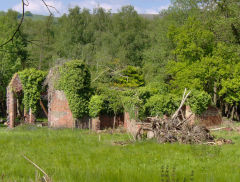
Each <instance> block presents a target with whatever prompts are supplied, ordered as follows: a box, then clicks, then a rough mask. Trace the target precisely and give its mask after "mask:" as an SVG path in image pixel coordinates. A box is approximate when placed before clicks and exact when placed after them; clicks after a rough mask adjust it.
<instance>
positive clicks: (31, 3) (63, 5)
mask: <svg viewBox="0 0 240 182" xmlns="http://www.w3.org/2000/svg"><path fill="white" fill-rule="evenodd" d="M0 2H1V5H0V11H7V10H8V9H13V10H16V11H19V12H21V11H22V4H21V2H22V0H0ZM25 2H26V3H27V2H28V6H27V7H26V11H31V12H32V13H34V14H41V15H48V14H49V12H48V10H47V8H46V7H45V6H44V4H43V2H42V0H25ZM45 2H46V3H47V4H48V5H50V6H54V7H55V8H56V9H57V10H58V11H59V12H56V11H55V10H54V9H52V12H53V13H54V14H55V16H61V15H62V14H64V13H67V12H68V9H69V8H73V7H75V6H79V7H81V8H88V9H90V10H92V9H93V8H96V7H99V6H100V7H103V8H105V9H107V10H111V11H112V12H114V13H115V12H117V11H118V10H119V9H120V8H121V7H122V6H124V5H133V6H134V7H135V10H137V12H138V13H146V14H158V13H159V12H160V11H161V10H162V9H167V8H168V6H169V5H170V0H45Z"/></svg>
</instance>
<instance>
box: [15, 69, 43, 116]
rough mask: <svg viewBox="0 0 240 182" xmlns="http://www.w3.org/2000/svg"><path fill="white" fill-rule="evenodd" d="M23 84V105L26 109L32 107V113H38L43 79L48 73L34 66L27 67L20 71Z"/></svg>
mask: <svg viewBox="0 0 240 182" xmlns="http://www.w3.org/2000/svg"><path fill="white" fill-rule="evenodd" d="M18 75H19V77H20V80H21V83H22V86H23V92H24V97H23V105H24V107H25V109H27V110H28V109H29V108H31V110H32V113H36V110H37V103H38V102H39V100H40V97H41V92H42V91H43V86H42V84H43V81H44V80H45V78H46V75H47V73H46V72H44V71H40V70H36V69H34V68H30V69H25V70H23V71H21V72H18Z"/></svg>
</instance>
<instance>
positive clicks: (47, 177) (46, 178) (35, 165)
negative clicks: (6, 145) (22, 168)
mask: <svg viewBox="0 0 240 182" xmlns="http://www.w3.org/2000/svg"><path fill="white" fill-rule="evenodd" d="M23 158H24V159H26V160H27V161H28V162H30V163H31V164H32V165H33V166H34V167H36V168H37V169H38V170H39V171H41V172H42V173H43V174H44V177H43V179H44V181H45V182H50V181H51V180H50V178H49V176H48V174H47V173H46V172H45V171H44V170H43V169H42V168H40V167H39V166H38V165H37V164H35V163H34V162H33V161H31V160H30V159H29V158H27V157H26V156H25V155H23Z"/></svg>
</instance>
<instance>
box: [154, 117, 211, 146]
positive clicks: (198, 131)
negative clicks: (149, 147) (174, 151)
mask: <svg viewBox="0 0 240 182" xmlns="http://www.w3.org/2000/svg"><path fill="white" fill-rule="evenodd" d="M152 122H153V124H152V131H153V133H154V136H155V138H156V139H157V141H158V142H159V143H174V142H179V143H184V144H200V143H207V142H214V137H213V136H212V135H211V134H210V131H209V130H208V129H207V128H206V127H204V126H199V125H194V124H190V123H189V122H188V120H184V122H183V121H181V120H178V119H157V118H155V119H154V120H153V121H152Z"/></svg>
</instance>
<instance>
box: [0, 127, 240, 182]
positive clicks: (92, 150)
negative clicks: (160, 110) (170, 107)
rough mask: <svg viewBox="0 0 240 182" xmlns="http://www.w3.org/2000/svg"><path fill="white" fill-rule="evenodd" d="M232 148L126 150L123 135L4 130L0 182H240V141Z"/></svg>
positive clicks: (146, 145) (146, 144)
mask: <svg viewBox="0 0 240 182" xmlns="http://www.w3.org/2000/svg"><path fill="white" fill-rule="evenodd" d="M218 135H219V136H227V137H228V138H232V139H233V140H234V142H235V144H234V145H224V146H206V145H180V144H161V145H160V144H157V143H156V142H155V141H143V142H137V143H135V144H130V145H127V146H118V145H114V143H113V142H114V141H118V140H119V141H122V140H128V135H125V134H101V140H100V141H99V136H98V134H94V133H89V131H81V130H70V129H58V130H57V129H55V130H54V129H48V128H36V127H34V126H24V127H17V128H15V129H13V130H9V129H6V128H2V129H0V176H3V178H4V181H21V182H22V181H34V179H35V176H36V168H34V167H33V165H31V164H30V163H29V162H28V161H26V160H25V159H24V158H23V156H22V155H25V156H27V157H28V158H30V159H31V160H32V161H34V162H35V163H36V164H37V165H39V166H40V167H41V168H43V169H44V170H45V171H46V172H47V174H48V175H49V176H50V177H51V178H52V180H53V181H56V182H65V181H69V182H73V181H78V182H82V181H89V182H95V181H104V182H107V181H113V182H118V181H119V182H120V181H121V182H122V181H124V182H125V181H126V182H128V181H134V182H135V181H137V182H141V181H146V182H151V181H157V182H161V181H164V182H167V181H201V182H202V181H217V182H221V181H240V136H239V135H238V134H235V135H228V134H227V133H220V134H218Z"/></svg>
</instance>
